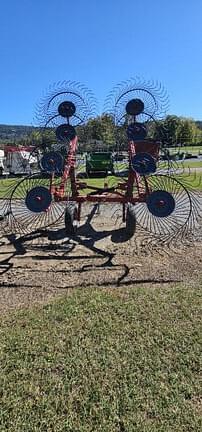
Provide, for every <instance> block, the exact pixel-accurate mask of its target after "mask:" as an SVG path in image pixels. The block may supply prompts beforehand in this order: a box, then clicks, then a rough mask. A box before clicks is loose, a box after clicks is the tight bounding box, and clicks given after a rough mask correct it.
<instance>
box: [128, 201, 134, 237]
mask: <svg viewBox="0 0 202 432" xmlns="http://www.w3.org/2000/svg"><path fill="white" fill-rule="evenodd" d="M135 231H136V215H135V210H134V206H133V205H132V204H129V205H128V208H127V211H126V233H127V235H128V236H129V237H132V236H133V235H134V234H135Z"/></svg>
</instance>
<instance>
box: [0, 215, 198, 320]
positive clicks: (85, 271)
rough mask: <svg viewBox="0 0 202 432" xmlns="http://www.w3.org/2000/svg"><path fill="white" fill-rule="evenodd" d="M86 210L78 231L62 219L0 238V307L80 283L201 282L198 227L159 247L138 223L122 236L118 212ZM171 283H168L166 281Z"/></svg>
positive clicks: (37, 298)
mask: <svg viewBox="0 0 202 432" xmlns="http://www.w3.org/2000/svg"><path fill="white" fill-rule="evenodd" d="M88 213H89V209H88V208H86V209H85V214H84V216H83V220H82V223H81V226H80V228H79V230H78V232H77V235H76V236H75V237H74V238H72V239H70V238H69V237H67V235H66V233H65V231H64V227H63V224H60V225H57V226H55V227H52V228H51V229H50V230H49V231H46V232H43V233H40V235H35V236H34V238H32V237H31V238H30V237H29V238H28V237H25V238H23V239H22V238H21V239H17V238H15V237H14V236H11V237H8V236H7V237H6V236H4V237H2V238H1V239H0V242H1V243H0V274H1V279H0V310H1V311H2V312H3V311H6V310H7V309H10V308H16V307H23V306H30V305H33V304H35V303H41V302H47V301H49V300H50V299H52V298H54V297H56V296H60V295H63V294H64V293H71V292H72V290H73V289H79V288H80V289H81V288H83V287H102V288H106V287H109V288H110V289H111V288H112V289H116V288H117V286H120V285H121V286H129V285H131V286H132V285H135V284H140V285H142V284H148V285H149V286H150V285H151V286H152V285H153V284H160V285H161V286H162V284H173V283H179V282H182V281H183V282H187V281H188V282H189V284H190V283H193V284H198V283H200V282H201V281H202V240H201V239H202V237H201V232H202V230H201V229H199V230H198V234H197V236H196V237H195V239H192V241H191V240H190V241H189V242H187V244H186V245H185V244H182V243H180V242H178V244H177V245H175V246H174V245H170V246H169V247H168V246H164V247H162V246H160V245H159V244H158V242H154V241H153V242H151V238H150V237H149V236H148V234H146V233H145V232H143V231H142V230H141V229H140V228H138V227H137V230H136V234H135V235H134V236H133V237H132V238H131V239H126V238H124V230H123V226H122V225H121V223H120V218H117V214H116V215H115V213H111V215H110V214H109V213H107V211H106V207H105V208H104V209H103V211H101V212H99V213H97V214H94V217H93V219H92V220H89V219H88ZM171 286H172V285H171Z"/></svg>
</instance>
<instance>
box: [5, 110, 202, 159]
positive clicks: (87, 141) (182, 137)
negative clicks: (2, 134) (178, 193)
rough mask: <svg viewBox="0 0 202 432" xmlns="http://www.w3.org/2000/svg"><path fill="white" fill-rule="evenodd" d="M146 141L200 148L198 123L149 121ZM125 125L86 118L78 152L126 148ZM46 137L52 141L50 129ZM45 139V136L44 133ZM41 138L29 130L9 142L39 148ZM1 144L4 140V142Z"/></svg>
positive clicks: (107, 117)
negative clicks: (153, 140) (148, 139)
mask: <svg viewBox="0 0 202 432" xmlns="http://www.w3.org/2000/svg"><path fill="white" fill-rule="evenodd" d="M147 128H148V134H147V136H148V138H151V139H155V140H159V141H161V142H162V144H163V145H164V146H166V147H170V146H176V145H178V146H185V145H192V146H194V145H202V122H196V121H194V120H193V119H189V118H184V117H178V116H176V115H168V116H167V117H166V118H165V119H164V120H159V121H149V122H148V124H147ZM126 129H127V124H126V123H125V124H123V125H122V126H116V125H115V124H114V120H113V117H112V116H110V115H107V114H104V115H101V116H98V117H96V118H93V119H90V120H89V121H88V122H87V123H86V124H85V125H82V126H78V127H77V128H76V131H77V135H78V138H79V147H80V151H90V150H95V149H98V148H99V147H100V148H102V149H103V148H104V149H106V150H107V149H108V150H116V149H117V146H118V147H119V149H121V150H126V149H127V134H126ZM48 135H49V136H50V138H51V141H52V142H54V136H55V135H54V130H49V131H48ZM46 137H47V133H46ZM42 140H43V135H42V133H41V130H40V129H39V128H34V129H33V128H32V130H31V131H30V133H26V134H25V135H24V136H20V137H19V138H17V139H16V138H15V140H14V141H13V139H12V140H9V141H10V142H7V143H8V144H14V145H20V144H21V145H34V146H35V145H40V144H41V143H42ZM4 142H5V140H4Z"/></svg>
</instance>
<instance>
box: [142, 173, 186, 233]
mask: <svg viewBox="0 0 202 432" xmlns="http://www.w3.org/2000/svg"><path fill="white" fill-rule="evenodd" d="M144 180H145V185H146V189H147V191H148V197H147V199H146V201H145V202H144V203H138V204H136V205H135V206H134V210H135V213H136V218H137V223H138V224H139V225H140V226H141V227H142V228H144V229H145V230H147V231H149V232H151V233H152V234H155V235H160V236H161V238H162V239H163V237H164V236H165V237H166V238H169V237H172V236H173V235H175V234H176V233H177V232H178V231H180V230H181V229H183V227H184V226H185V225H186V224H187V223H188V221H189V218H190V216H191V213H192V203H191V198H190V195H189V192H188V191H187V189H186V188H185V187H184V186H183V185H182V184H181V183H180V182H179V181H178V180H176V179H175V178H172V177H170V176H166V175H153V176H150V177H147V178H145V179H144Z"/></svg>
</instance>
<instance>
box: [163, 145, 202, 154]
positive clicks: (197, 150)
mask: <svg viewBox="0 0 202 432" xmlns="http://www.w3.org/2000/svg"><path fill="white" fill-rule="evenodd" d="M168 149H169V151H170V153H171V154H173V153H177V152H178V151H179V152H180V153H185V152H187V153H192V154H197V155H198V154H199V153H201V154H202V146H184V147H169V148H168Z"/></svg>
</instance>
